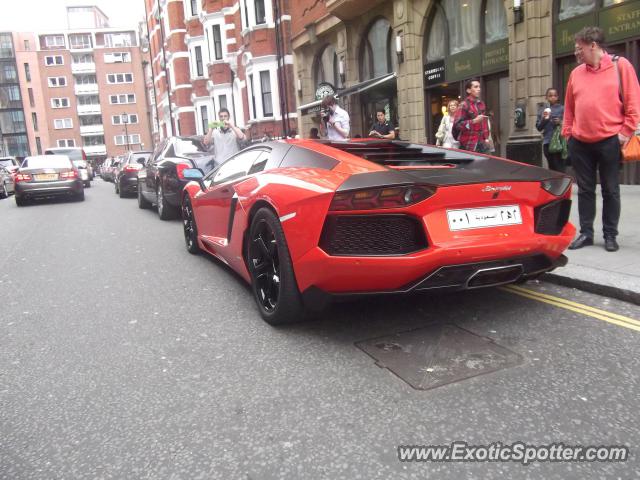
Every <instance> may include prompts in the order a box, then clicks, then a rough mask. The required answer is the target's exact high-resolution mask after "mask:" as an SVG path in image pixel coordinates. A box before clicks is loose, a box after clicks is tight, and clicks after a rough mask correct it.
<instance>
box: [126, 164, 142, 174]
mask: <svg viewBox="0 0 640 480" xmlns="http://www.w3.org/2000/svg"><path fill="white" fill-rule="evenodd" d="M141 168H142V165H127V166H126V167H124V168H123V170H124V171H125V172H137V171H138V170H140V169H141Z"/></svg>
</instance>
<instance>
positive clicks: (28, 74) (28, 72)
mask: <svg viewBox="0 0 640 480" xmlns="http://www.w3.org/2000/svg"><path fill="white" fill-rule="evenodd" d="M24 76H25V78H26V79H27V82H30V81H31V68H29V64H28V63H25V64H24Z"/></svg>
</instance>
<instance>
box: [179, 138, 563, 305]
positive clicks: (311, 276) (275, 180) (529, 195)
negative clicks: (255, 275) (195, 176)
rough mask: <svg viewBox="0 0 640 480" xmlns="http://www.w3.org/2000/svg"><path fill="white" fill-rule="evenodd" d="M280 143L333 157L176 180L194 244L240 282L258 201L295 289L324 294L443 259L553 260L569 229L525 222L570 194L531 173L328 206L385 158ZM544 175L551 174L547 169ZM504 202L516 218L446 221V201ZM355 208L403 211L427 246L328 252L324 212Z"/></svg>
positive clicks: (396, 284) (427, 270)
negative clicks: (278, 235)
mask: <svg viewBox="0 0 640 480" xmlns="http://www.w3.org/2000/svg"><path fill="white" fill-rule="evenodd" d="M282 143H284V142H281V144H282ZM286 143H288V144H289V145H292V146H296V147H302V148H304V149H307V150H309V151H311V152H315V153H318V154H321V155H324V156H326V157H330V158H332V159H334V160H335V161H337V162H338V163H337V164H336V165H335V166H334V167H333V168H332V169H326V168H313V167H294V168H288V167H287V168H272V169H269V170H267V171H263V172H261V173H257V174H253V175H250V176H245V177H243V178H242V179H239V180H232V181H230V182H228V183H222V184H219V185H216V186H215V187H214V188H210V189H208V190H206V191H203V190H201V187H200V185H199V184H198V183H197V182H191V183H190V184H188V185H187V186H186V187H185V190H184V195H188V197H189V198H190V200H191V203H192V205H193V212H194V216H195V220H196V224H197V228H198V243H199V246H200V248H202V249H203V250H205V251H206V252H208V253H210V254H212V255H214V256H216V257H217V258H219V259H220V260H222V261H223V262H225V263H227V264H228V265H229V266H230V267H231V268H233V269H234V270H235V271H237V272H238V273H239V274H240V275H241V276H242V277H243V278H244V279H245V280H246V281H248V282H250V281H251V278H250V275H249V272H248V270H247V266H246V264H245V260H244V250H243V249H244V248H245V234H246V232H247V230H248V228H249V227H250V222H251V215H252V213H253V212H255V210H256V209H257V208H258V207H259V206H269V207H270V208H272V209H273V210H274V211H275V212H276V214H277V216H278V217H279V218H280V221H281V225H282V228H283V230H284V233H285V237H286V241H287V246H288V249H289V252H290V255H291V259H292V261H293V266H294V272H295V276H296V280H297V283H298V288H299V290H300V291H301V292H305V291H307V290H308V289H311V288H318V289H320V290H322V291H324V292H327V293H331V294H348V293H368V292H402V291H406V290H409V289H410V287H411V285H412V284H415V283H416V282H418V281H420V279H423V278H425V276H427V275H429V274H431V273H432V272H435V271H436V270H438V269H439V268H441V267H443V266H451V265H464V264H472V263H478V262H490V261H494V260H500V259H504V258H519V257H528V256H533V255H544V256H545V257H546V258H548V259H549V260H550V261H551V262H553V261H556V260H557V259H558V258H559V257H560V256H561V255H562V252H563V251H564V250H565V249H566V248H567V247H568V245H569V243H570V242H571V241H572V239H573V237H574V235H575V227H574V226H573V225H571V223H569V222H567V223H566V224H565V225H564V226H563V227H562V229H561V231H560V232H559V233H558V234H555V235H549V234H540V233H536V232H535V231H534V215H535V213H534V211H535V208H536V207H540V206H541V205H545V204H548V203H550V202H554V201H558V200H562V199H565V200H569V201H570V198H571V187H570V186H569V188H568V189H567V190H566V191H565V192H564V193H562V195H561V196H556V195H553V194H551V193H549V192H547V191H546V190H544V189H543V188H541V183H540V181H491V182H484V183H468V184H461V185H455V184H439V185H436V189H435V193H434V194H433V195H432V196H431V197H429V198H427V199H425V200H422V201H420V202H418V203H416V204H413V205H409V206H405V207H401V208H387V209H369V210H363V211H357V210H349V211H347V212H344V211H342V212H330V211H329V208H330V205H331V202H332V200H333V198H334V195H335V193H336V190H338V189H339V188H340V187H341V186H342V185H343V184H344V183H345V182H346V181H347V180H348V179H350V178H353V176H354V175H358V174H363V173H365V174H366V173H375V172H382V173H384V172H389V171H392V170H394V166H386V165H380V164H376V163H373V162H371V161H368V160H365V159H363V158H360V157H358V156H355V155H353V154H351V153H348V152H345V151H342V150H339V149H337V148H333V147H331V146H330V145H325V144H323V143H319V142H315V141H305V140H300V141H296V140H291V141H287V142H286ZM353 143H354V144H355V142H353ZM429 148H431V147H429ZM433 149H435V147H433ZM500 161H502V162H507V161H506V160H503V159H500ZM510 163H512V164H514V165H515V166H518V167H521V166H522V164H519V163H517V162H510ZM454 167H455V166H454ZM454 167H452V166H451V165H448V164H443V165H440V166H437V165H436V166H429V165H424V166H416V165H414V166H400V167H399V168H398V170H400V171H401V172H404V171H409V170H421V169H422V170H424V171H434V172H435V173H436V174H437V173H438V171H445V170H451V169H452V168H454ZM527 168H536V167H528V166H527ZM538 170H540V169H538ZM549 175H551V176H554V175H555V176H556V177H557V176H558V174H555V173H552V172H549ZM360 178H362V177H360ZM487 186H489V187H490V188H489V189H487V188H485V187H487ZM506 205H519V206H520V212H521V217H522V223H521V224H519V225H507V226H499V227H485V228H475V229H469V230H459V231H452V230H451V229H450V228H449V224H448V220H447V210H452V209H472V208H482V207H498V206H506ZM231 209H233V212H231ZM359 214H362V215H382V214H384V215H387V214H389V215H391V214H403V215H407V216H409V217H411V218H414V219H416V220H417V221H419V222H420V225H422V227H423V228H424V232H425V235H426V241H427V248H424V249H421V250H419V251H416V252H413V253H409V254H405V255H391V256H348V255H330V254H328V253H327V252H325V251H324V250H323V248H321V247H320V239H321V236H322V233H323V228H324V226H325V222H326V221H327V219H328V217H330V216H332V215H341V216H344V215H359ZM230 219H232V221H230ZM230 222H231V223H230ZM229 232H231V236H230V237H228V234H229Z"/></svg>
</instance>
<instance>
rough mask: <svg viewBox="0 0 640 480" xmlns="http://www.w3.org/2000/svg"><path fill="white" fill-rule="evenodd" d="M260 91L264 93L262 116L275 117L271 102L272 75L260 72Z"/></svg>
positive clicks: (267, 72)
mask: <svg viewBox="0 0 640 480" xmlns="http://www.w3.org/2000/svg"><path fill="white" fill-rule="evenodd" d="M260 89H261V91H262V114H263V116H265V117H273V103H272V101H271V74H270V72H269V71H268V70H267V71H264V72H260Z"/></svg>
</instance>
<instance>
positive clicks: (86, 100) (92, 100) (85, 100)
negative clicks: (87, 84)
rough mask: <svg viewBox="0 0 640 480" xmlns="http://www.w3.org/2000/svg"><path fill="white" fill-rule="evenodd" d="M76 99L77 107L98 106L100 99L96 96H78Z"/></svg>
mask: <svg viewBox="0 0 640 480" xmlns="http://www.w3.org/2000/svg"><path fill="white" fill-rule="evenodd" d="M76 98H77V100H78V105H100V97H98V95H80V96H78V97H76Z"/></svg>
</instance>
